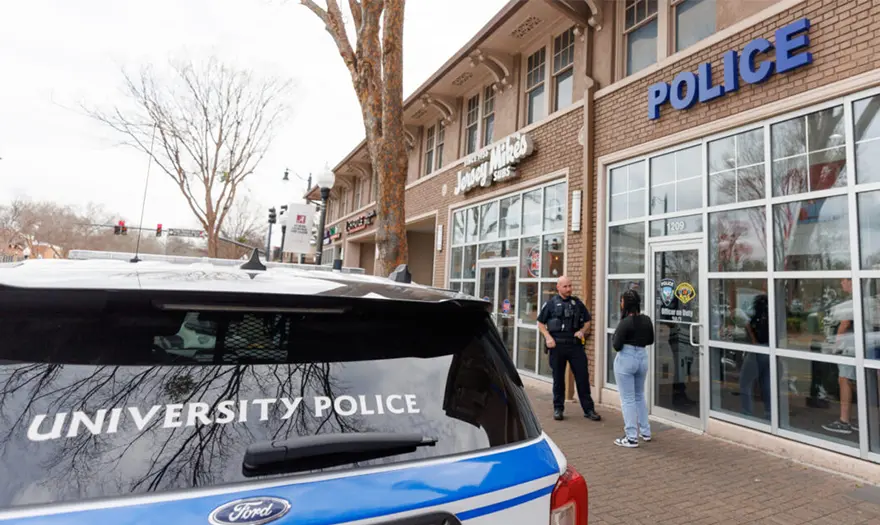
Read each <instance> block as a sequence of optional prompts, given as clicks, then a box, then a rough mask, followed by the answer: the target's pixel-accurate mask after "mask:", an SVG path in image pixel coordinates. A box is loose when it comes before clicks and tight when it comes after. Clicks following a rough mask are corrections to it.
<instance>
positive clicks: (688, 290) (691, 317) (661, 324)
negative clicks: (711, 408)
mask: <svg viewBox="0 0 880 525" xmlns="http://www.w3.org/2000/svg"><path fill="white" fill-rule="evenodd" d="M701 252H702V249H701V247H700V244H699V243H688V244H663V245H662V246H658V245H655V246H654V248H653V250H652V254H653V257H652V259H653V272H652V273H653V277H654V279H653V286H652V290H653V292H652V295H653V297H648V298H647V301H646V303H647V305H653V315H652V318H653V321H654V352H653V359H652V372H653V373H652V377H651V379H652V383H653V384H652V396H651V399H652V405H653V407H652V412H653V413H655V414H657V415H659V416H660V417H665V418H667V419H670V420H672V421H678V422H681V423H682V424H685V425H688V426H692V427H694V428H698V429H701V430H702V429H703V417H702V414H703V410H702V409H703V407H704V405H705V400H704V399H703V388H702V381H701V368H702V361H703V356H704V347H703V344H702V341H701V340H700V330H701V328H702V324H701V321H700V303H701V301H702V298H701V290H700V263H701ZM647 305H646V306H647Z"/></svg>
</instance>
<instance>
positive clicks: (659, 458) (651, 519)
mask: <svg viewBox="0 0 880 525" xmlns="http://www.w3.org/2000/svg"><path fill="white" fill-rule="evenodd" d="M528 392H529V396H530V397H531V399H532V403H533V405H534V407H535V410H536V411H537V412H538V416H539V417H540V419H541V424H542V425H543V427H544V430H545V431H546V432H547V433H548V434H549V435H550V436H551V437H552V438H553V440H554V441H555V442H556V443H557V444H558V445H559V446H560V448H562V450H563V451H564V452H565V454H566V456H567V457H568V459H569V461H571V462H572V464H573V465H574V466H575V467H576V468H577V469H578V471H579V472H581V473H582V474H583V475H584V477H585V478H586V479H587V483H588V485H589V493H590V494H589V495H590V521H589V522H590V525H611V524H618V523H626V524H651V525H654V524H670V525H672V524H683V525H688V524H706V525H709V524H725V525H726V524H731V525H732V524H736V525H740V524H747V523H751V524H758V523H760V524H768V525H773V524H781V525H785V524H800V523H809V524H816V525H819V524H828V525H850V524H867V523H872V524H880V487H875V486H873V485H866V484H864V483H860V482H858V481H855V480H852V479H850V478H846V477H842V476H837V475H834V474H830V473H827V472H824V471H821V470H817V469H813V468H810V467H807V466H804V465H801V464H798V463H795V462H792V461H787V460H785V459H781V458H777V457H775V456H772V455H769V454H765V453H763V452H760V451H757V450H753V449H750V448H746V447H742V446H739V445H735V444H732V443H728V442H726V441H722V440H719V439H715V438H712V437H708V436H701V435H697V434H694V433H692V432H687V431H685V430H680V429H677V428H674V427H669V426H666V425H659V424H657V423H655V422H652V424H651V429H652V432H653V438H654V439H653V440H652V441H651V442H650V443H641V445H640V447H639V448H637V449H624V448H620V447H617V446H615V445H614V443H612V441H613V440H614V438H616V437H619V436H620V435H622V433H623V419H622V418H621V414H620V412H619V411H617V410H614V409H612V408H608V407H601V406H600V407H597V411H599V413H600V414H601V415H602V421H600V422H594V421H589V420H587V419H585V418H584V417H583V416H582V412H581V410H580V406H579V405H576V404H575V405H572V404H568V403H567V404H566V410H565V413H566V414H565V415H566V419H565V420H564V421H555V420H554V419H553V408H552V396H551V395H550V394H549V392H545V391H543V390H538V389H535V388H531V387H529V388H528Z"/></svg>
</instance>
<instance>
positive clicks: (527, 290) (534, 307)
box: [517, 283, 541, 324]
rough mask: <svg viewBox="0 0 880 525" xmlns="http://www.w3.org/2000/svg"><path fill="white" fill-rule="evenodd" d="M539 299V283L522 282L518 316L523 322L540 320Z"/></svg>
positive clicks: (531, 322) (533, 322) (532, 322)
mask: <svg viewBox="0 0 880 525" xmlns="http://www.w3.org/2000/svg"><path fill="white" fill-rule="evenodd" d="M539 300H540V298H539V297H538V283H520V285H519V305H518V308H517V316H518V317H519V321H520V322H521V323H528V324H535V323H537V322H538V312H539V311H540V310H541V304H540V303H539Z"/></svg>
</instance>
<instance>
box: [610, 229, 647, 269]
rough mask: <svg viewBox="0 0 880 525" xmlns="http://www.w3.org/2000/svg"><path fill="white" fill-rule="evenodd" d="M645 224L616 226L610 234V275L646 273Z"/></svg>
mask: <svg viewBox="0 0 880 525" xmlns="http://www.w3.org/2000/svg"><path fill="white" fill-rule="evenodd" d="M644 271H645V223H644V222H637V223H634V224H625V225H623V226H614V227H613V228H610V229H609V234H608V273H609V274H616V273H644Z"/></svg>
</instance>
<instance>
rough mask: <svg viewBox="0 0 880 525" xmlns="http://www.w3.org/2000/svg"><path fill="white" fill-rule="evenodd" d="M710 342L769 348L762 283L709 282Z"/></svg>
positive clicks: (763, 284)
mask: <svg viewBox="0 0 880 525" xmlns="http://www.w3.org/2000/svg"><path fill="white" fill-rule="evenodd" d="M709 308H710V310H709V338H710V339H712V340H713V341H726V342H730V343H740V344H746V345H756V346H769V345H770V310H769V308H770V305H769V304H768V299H767V281H766V280H764V279H710V280H709Z"/></svg>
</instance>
